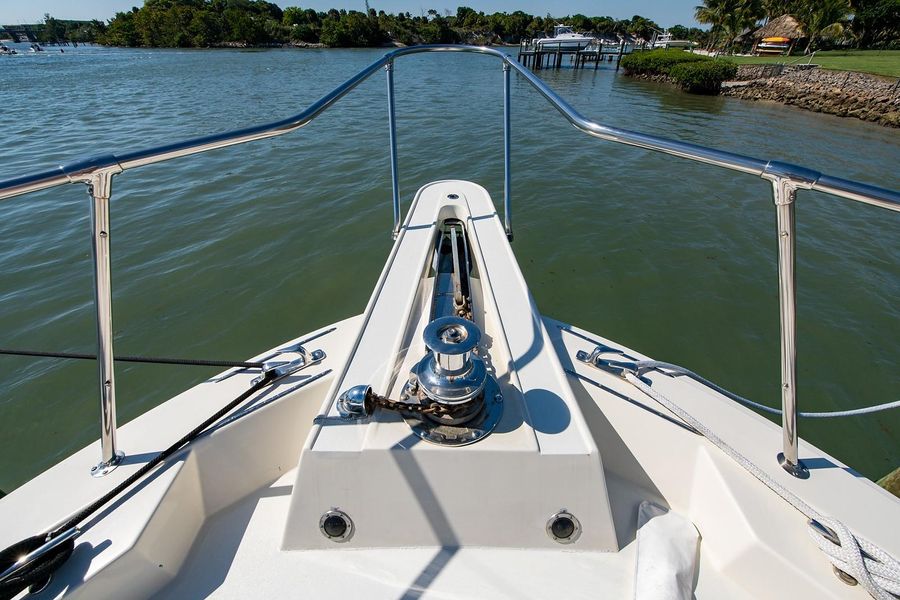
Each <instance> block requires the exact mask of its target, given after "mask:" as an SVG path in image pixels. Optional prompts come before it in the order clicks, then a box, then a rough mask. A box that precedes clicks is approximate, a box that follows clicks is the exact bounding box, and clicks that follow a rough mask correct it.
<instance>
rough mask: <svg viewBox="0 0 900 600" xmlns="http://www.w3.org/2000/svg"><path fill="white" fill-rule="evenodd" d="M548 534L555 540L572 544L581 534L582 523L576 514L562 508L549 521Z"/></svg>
mask: <svg viewBox="0 0 900 600" xmlns="http://www.w3.org/2000/svg"><path fill="white" fill-rule="evenodd" d="M547 535H549V536H550V539H551V540H553V541H554V542H558V543H560V544H571V543H573V542H574V541H575V540H577V539H578V538H579V536H581V523H580V522H579V521H578V519H576V518H575V515H573V514H572V513H570V512H569V511H567V510H566V509H562V510H561V511H559V512H558V513H556V514H555V515H553V516H551V517H550V519H549V520H548V521H547Z"/></svg>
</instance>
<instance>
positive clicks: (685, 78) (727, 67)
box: [620, 50, 737, 94]
mask: <svg viewBox="0 0 900 600" xmlns="http://www.w3.org/2000/svg"><path fill="white" fill-rule="evenodd" d="M620 64H621V66H622V68H623V69H624V70H625V74H626V75H664V76H666V77H669V78H671V79H672V80H673V81H674V82H675V83H677V84H678V85H680V86H681V87H682V88H683V89H685V90H687V91H689V92H694V93H698V94H717V93H718V92H719V90H720V89H721V87H722V82H723V81H728V80H729V79H734V77H735V75H737V65H735V64H734V63H732V62H729V61H725V60H713V59H711V58H709V57H706V56H702V55H699V54H691V53H690V52H685V51H683V50H650V51H649V52H635V53H633V54H629V55H628V56H624V57H622V62H621V63H620Z"/></svg>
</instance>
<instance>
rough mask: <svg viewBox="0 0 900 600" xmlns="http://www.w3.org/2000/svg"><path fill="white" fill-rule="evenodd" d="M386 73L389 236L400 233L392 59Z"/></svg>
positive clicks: (386, 67) (387, 65)
mask: <svg viewBox="0 0 900 600" xmlns="http://www.w3.org/2000/svg"><path fill="white" fill-rule="evenodd" d="M384 71H385V73H386V74H387V99H388V126H389V128H390V132H391V191H392V193H393V202H394V229H393V231H392V232H391V236H392V237H393V238H394V239H397V235H398V234H399V233H400V181H399V175H398V173H397V119H396V115H395V112H394V61H389V62H388V63H387V64H386V65H384Z"/></svg>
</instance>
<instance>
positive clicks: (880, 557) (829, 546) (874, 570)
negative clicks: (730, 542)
mask: <svg viewBox="0 0 900 600" xmlns="http://www.w3.org/2000/svg"><path fill="white" fill-rule="evenodd" d="M651 362H653V363H655V364H657V365H660V366H661V367H662V368H665V369H672V368H673V367H676V366H675V365H669V364H668V363H656V361H644V362H643V363H636V364H637V365H644V366H643V367H640V368H642V369H643V370H647V369H651V368H656V367H655V366H649V363H651ZM672 370H679V371H682V372H683V371H686V370H682V369H681V367H676V368H675V369H672ZM622 375H623V376H624V377H625V380H626V381H628V382H629V383H630V384H631V385H633V386H635V387H636V388H638V389H639V390H640V391H642V392H643V393H645V394H647V395H648V396H650V397H651V398H653V399H654V400H655V401H656V402H658V403H659V404H661V405H662V406H664V407H665V408H667V409H669V410H670V411H672V412H673V413H675V414H676V415H677V416H678V417H679V418H681V419H682V420H683V421H684V422H685V423H687V424H688V425H690V426H691V427H693V428H694V429H696V430H697V431H699V432H700V433H701V434H703V436H704V437H706V439H708V440H709V441H710V442H712V443H713V444H715V445H716V447H717V448H719V449H720V450H721V451H722V452H724V453H725V454H727V455H728V456H729V457H731V458H732V459H733V460H734V461H735V462H737V463H738V464H739V465H741V466H742V467H743V468H744V469H745V470H747V471H748V472H749V473H750V474H751V475H753V476H754V477H756V478H757V479H758V480H759V481H761V482H762V483H764V484H765V485H766V486H767V487H768V488H769V489H771V490H772V491H773V492H775V493H776V494H778V495H779V496H781V497H782V498H783V499H784V500H786V501H787V502H788V503H789V504H790V505H791V506H793V507H794V508H796V509H797V510H798V511H800V512H801V513H803V514H804V515H806V517H808V518H809V519H812V520H814V521H817V522H818V523H820V524H821V525H824V526H825V527H828V528H830V529H831V530H832V531H833V532H834V533H835V535H836V536H837V538H838V540H839V542H840V543H839V544H836V543H834V542H832V541H831V540H829V539H828V537H826V536H825V535H823V534H822V533H821V532H820V531H818V529H816V528H814V527H812V526H810V528H809V532H810V535H811V536H812V538H813V541H815V543H816V545H817V546H819V548H820V549H821V550H822V551H823V552H824V553H825V554H826V555H827V556H828V558H829V560H831V563H832V564H833V565H834V566H835V567H836V568H838V569H840V570H841V571H843V572H845V573H847V574H849V575H850V576H852V577H853V578H855V579H856V580H857V581H858V582H859V584H860V585H861V586H863V588H865V590H866V591H868V592H869V594H871V595H872V597H873V598H877V599H878V600H896V596H900V562H898V561H897V560H896V559H895V558H894V557H892V556H891V555H890V554H888V553H887V552H885V551H884V550H882V549H881V548H879V547H878V546H876V545H875V544H873V543H871V542H869V541H867V540H865V539H862V538H857V537H856V536H854V535H853V533H852V532H851V531H850V529H849V528H848V527H847V526H846V525H844V524H843V523H841V522H840V521H837V520H835V519H831V518H830V517H826V516H824V515H822V514H820V513H819V512H818V511H816V510H815V509H813V507H811V506H810V505H808V504H807V503H806V502H804V501H803V500H802V499H800V497H798V496H797V495H796V494H794V493H793V492H791V491H790V490H788V489H787V488H785V487H783V486H782V485H781V484H779V483H778V482H776V481H775V480H774V479H772V478H771V477H769V475H768V474H766V472H765V471H763V470H762V469H761V468H759V467H758V466H756V465H755V464H754V463H753V462H751V461H750V460H749V459H748V458H746V457H745V456H744V455H742V454H741V453H740V452H738V451H737V450H735V449H734V448H732V447H731V446H730V445H729V444H728V443H727V442H725V440H723V439H722V438H720V437H719V436H717V435H716V434H715V433H714V432H713V431H712V430H710V429H708V428H707V427H706V426H705V425H703V423H701V422H700V421H699V420H697V419H695V418H694V417H693V416H691V415H690V414H689V413H687V412H685V411H684V410H683V409H682V408H681V407H679V406H678V405H677V404H675V403H674V402H672V401H671V400H669V399H668V398H666V397H665V396H663V395H662V394H660V393H659V392H657V391H656V390H654V389H653V388H652V387H650V386H649V385H647V384H646V383H644V382H643V381H641V379H640V377H639V376H638V375H637V374H635V372H634V371H631V370H628V369H623V372H622ZM713 387H714V388H715V389H719V388H718V386H713ZM728 395H729V396H731V394H728Z"/></svg>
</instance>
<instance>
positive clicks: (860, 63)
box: [728, 50, 900, 77]
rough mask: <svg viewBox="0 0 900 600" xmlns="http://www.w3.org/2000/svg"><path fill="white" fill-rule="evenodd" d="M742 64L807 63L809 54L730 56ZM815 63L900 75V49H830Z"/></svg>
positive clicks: (851, 69)
mask: <svg viewBox="0 0 900 600" xmlns="http://www.w3.org/2000/svg"><path fill="white" fill-rule="evenodd" d="M728 58H729V59H730V60H733V61H734V62H736V63H738V64H741V65H749V64H766V63H779V62H788V63H792V62H794V61H797V62H801V63H805V62H806V61H807V60H808V59H809V57H808V56H730V57H728ZM812 62H813V64H817V65H821V66H822V68H823V69H834V70H836V71H860V72H862V73H874V74H875V75H888V76H890V77H900V50H828V51H826V52H816V55H815V57H813V60H812Z"/></svg>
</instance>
